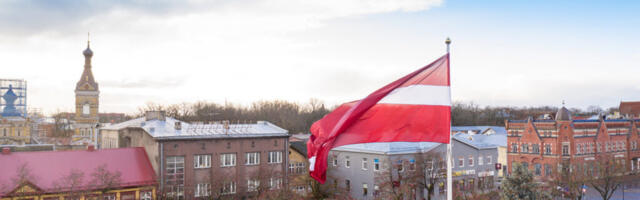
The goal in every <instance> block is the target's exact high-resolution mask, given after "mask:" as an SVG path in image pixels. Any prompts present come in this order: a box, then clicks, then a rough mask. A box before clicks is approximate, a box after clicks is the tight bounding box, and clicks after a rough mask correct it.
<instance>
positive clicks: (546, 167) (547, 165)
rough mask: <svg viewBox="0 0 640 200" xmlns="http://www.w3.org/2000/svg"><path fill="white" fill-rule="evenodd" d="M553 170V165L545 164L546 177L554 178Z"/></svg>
mask: <svg viewBox="0 0 640 200" xmlns="http://www.w3.org/2000/svg"><path fill="white" fill-rule="evenodd" d="M552 171H553V170H551V165H549V164H544V175H545V176H552V174H551V172H552Z"/></svg>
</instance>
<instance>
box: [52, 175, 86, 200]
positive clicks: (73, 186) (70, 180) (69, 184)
mask: <svg viewBox="0 0 640 200" xmlns="http://www.w3.org/2000/svg"><path fill="white" fill-rule="evenodd" d="M53 185H54V188H55V189H56V191H66V193H67V194H68V196H67V197H69V198H71V199H79V198H80V197H82V196H83V195H84V194H85V193H86V192H87V191H86V187H85V182H84V172H82V171H80V170H78V169H71V170H70V171H69V173H68V174H67V175H64V176H63V177H62V178H61V179H59V180H58V181H55V182H54V183H53Z"/></svg>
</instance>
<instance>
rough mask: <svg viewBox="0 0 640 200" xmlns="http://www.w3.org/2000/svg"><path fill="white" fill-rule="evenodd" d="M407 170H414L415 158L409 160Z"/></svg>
mask: <svg viewBox="0 0 640 200" xmlns="http://www.w3.org/2000/svg"><path fill="white" fill-rule="evenodd" d="M409 170H411V171H414V170H416V160H413V159H412V160H410V161H409Z"/></svg>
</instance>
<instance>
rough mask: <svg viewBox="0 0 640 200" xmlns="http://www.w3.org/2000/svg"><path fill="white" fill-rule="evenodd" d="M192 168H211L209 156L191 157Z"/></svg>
mask: <svg viewBox="0 0 640 200" xmlns="http://www.w3.org/2000/svg"><path fill="white" fill-rule="evenodd" d="M193 167H194V168H209V167H211V155H195V156H193Z"/></svg>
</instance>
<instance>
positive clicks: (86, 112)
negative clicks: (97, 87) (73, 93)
mask: <svg viewBox="0 0 640 200" xmlns="http://www.w3.org/2000/svg"><path fill="white" fill-rule="evenodd" d="M89 113H91V111H90V106H89V103H85V104H84V105H82V114H83V115H89Z"/></svg>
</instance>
